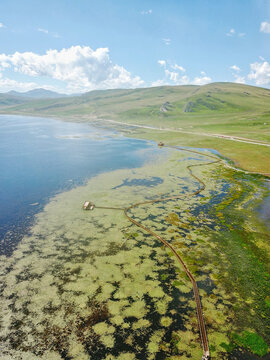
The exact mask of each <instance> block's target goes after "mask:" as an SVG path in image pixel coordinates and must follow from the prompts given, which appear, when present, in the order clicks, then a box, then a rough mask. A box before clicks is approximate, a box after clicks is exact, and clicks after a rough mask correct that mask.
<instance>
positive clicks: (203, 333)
mask: <svg viewBox="0 0 270 360" xmlns="http://www.w3.org/2000/svg"><path fill="white" fill-rule="evenodd" d="M162 146H164V145H162ZM165 147H167V148H172V149H175V150H179V151H187V152H191V153H195V154H199V155H203V156H205V157H208V158H211V159H213V161H210V162H208V163H202V164H194V165H188V166H187V169H188V171H189V173H190V175H191V176H192V177H193V178H194V179H195V180H197V181H198V182H199V184H200V187H199V189H198V190H196V191H193V192H192V193H189V194H181V195H175V196H169V197H164V198H158V199H154V200H147V201H141V202H138V203H135V204H132V205H130V206H127V207H124V208H118V207H108V206H96V205H94V204H93V205H94V207H95V208H97V209H104V210H120V211H123V212H124V214H125V216H126V217H127V219H128V220H129V221H130V222H132V223H133V224H134V225H136V226H138V227H139V228H141V229H142V230H144V231H146V232H148V233H149V234H151V235H152V236H154V237H155V238H156V239H158V240H159V241H161V242H162V243H163V244H164V245H165V246H166V247H167V248H169V249H170V250H171V251H172V252H173V254H174V255H175V257H176V258H177V260H178V262H179V263H180V264H181V266H182V268H183V270H184V271H185V273H186V275H187V276H188V278H189V280H190V281H191V283H192V288H193V294H194V299H195V302H196V312H197V320H198V328H199V332H200V338H201V344H202V349H203V356H202V360H207V359H210V350H209V345H208V339H207V331H206V326H205V321H204V316H203V311H202V305H201V300H200V296H199V290H198V286H197V283H196V280H195V278H194V277H193V275H192V273H191V272H190V270H189V269H188V267H187V265H186V264H185V262H184V261H183V259H182V258H181V256H180V255H179V253H178V252H177V251H176V249H175V248H174V247H173V246H172V245H171V244H170V243H169V242H168V241H167V240H165V239H164V238H163V237H161V236H160V235H158V234H157V233H155V232H154V231H152V230H151V229H149V228H148V227H146V226H144V225H143V224H141V223H140V222H138V221H136V220H134V219H133V218H132V217H131V216H130V215H129V211H130V210H131V209H134V208H136V207H139V206H141V205H146V204H154V203H157V202H167V201H170V200H177V199H183V198H185V197H188V196H196V195H198V194H199V193H201V192H202V191H203V190H204V189H205V187H206V185H205V183H204V181H203V180H202V179H200V178H199V177H197V176H196V175H194V174H193V172H192V168H193V167H197V166H206V165H212V164H215V163H219V162H222V159H220V158H218V157H216V156H213V155H210V154H203V153H201V152H199V151H196V150H189V149H185V148H181V147H177V146H165ZM94 207H93V209H94Z"/></svg>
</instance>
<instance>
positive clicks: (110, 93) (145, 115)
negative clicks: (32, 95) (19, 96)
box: [0, 83, 270, 172]
mask: <svg viewBox="0 0 270 360" xmlns="http://www.w3.org/2000/svg"><path fill="white" fill-rule="evenodd" d="M166 102H169V103H170V104H169V106H166V108H167V109H168V110H167V111H165V112H162V111H160V108H161V107H162V105H163V104H165V103H166ZM0 105H1V96H0ZM165 110H166V109H165ZM0 112H1V113H18V114H31V115H42V116H58V117H61V118H65V119H66V118H69V119H71V118H72V119H73V120H74V119H75V120H76V121H90V120H91V119H100V118H107V119H114V120H118V121H123V122H129V123H136V124H144V125H152V126H156V127H166V128H172V129H179V128H180V129H183V130H187V131H192V132H204V133H209V134H211V133H212V134H225V135H234V136H240V137H247V138H250V139H254V140H263V141H267V142H269V143H270V90H267V89H263V88H258V87H252V86H247V85H241V84H234V83H213V84H209V85H205V86H201V87H200V86H174V87H172V86H163V87H156V88H145V89H135V90H106V91H92V92H90V93H86V94H84V95H82V96H77V97H70V98H61V99H46V100H45V99H44V100H35V101H27V102H25V103H23V104H16V105H12V104H8V106H6V105H1V106H0ZM138 135H139V136H140V137H145V138H151V139H155V140H164V141H166V142H170V143H174V144H182V145H188V146H196V147H208V148H215V149H217V150H219V151H220V152H221V153H222V154H223V155H224V156H226V157H229V158H231V159H233V160H234V161H235V162H236V163H237V164H238V165H239V166H242V167H243V168H246V169H249V170H252V171H259V172H269V171H270V170H269V165H268V164H270V148H267V147H262V146H257V145H250V144H244V143H238V142H233V141H228V140H223V139H217V138H210V137H205V136H203V135H201V136H198V135H186V134H184V135H183V134H179V133H177V134H176V133H166V132H154V131H151V132H149V131H146V130H140V131H137V135H135V136H138Z"/></svg>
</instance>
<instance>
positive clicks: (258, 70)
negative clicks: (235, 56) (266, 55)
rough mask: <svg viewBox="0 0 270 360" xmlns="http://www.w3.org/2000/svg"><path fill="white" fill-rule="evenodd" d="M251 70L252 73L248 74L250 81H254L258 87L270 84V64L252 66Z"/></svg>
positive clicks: (257, 63) (266, 62) (262, 63)
mask: <svg viewBox="0 0 270 360" xmlns="http://www.w3.org/2000/svg"><path fill="white" fill-rule="evenodd" d="M250 69H251V72H250V73H249V74H248V78H249V79H250V80H254V81H255V83H256V84H257V85H269V84H270V64H269V62H268V61H264V62H261V63H260V62H255V63H253V64H250Z"/></svg>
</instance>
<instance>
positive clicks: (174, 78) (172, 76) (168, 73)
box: [165, 69, 179, 83]
mask: <svg viewBox="0 0 270 360" xmlns="http://www.w3.org/2000/svg"><path fill="white" fill-rule="evenodd" d="M165 75H166V77H168V78H169V79H170V80H171V81H173V82H174V83H178V80H179V73H178V72H175V71H169V70H167V69H166V70H165Z"/></svg>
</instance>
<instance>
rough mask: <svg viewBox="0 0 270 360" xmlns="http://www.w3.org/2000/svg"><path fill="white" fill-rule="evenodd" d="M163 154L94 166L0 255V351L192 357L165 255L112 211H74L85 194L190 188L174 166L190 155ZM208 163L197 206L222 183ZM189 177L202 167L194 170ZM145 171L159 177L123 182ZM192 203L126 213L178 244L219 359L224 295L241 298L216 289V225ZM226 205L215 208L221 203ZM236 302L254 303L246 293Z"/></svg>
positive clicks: (186, 311)
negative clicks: (133, 164)
mask: <svg viewBox="0 0 270 360" xmlns="http://www.w3.org/2000/svg"><path fill="white" fill-rule="evenodd" d="M169 156H170V159H171V160H173V161H172V162H170V161H166V159H162V158H161V159H160V161H159V162H158V163H154V164H147V165H146V166H144V167H142V168H139V169H134V170H120V171H114V172H112V173H109V174H102V175H99V176H98V177H96V178H94V179H91V180H90V181H89V182H88V184H86V185H85V186H82V187H78V188H76V189H73V190H71V191H68V192H66V193H62V194H59V195H57V196H56V197H55V198H53V199H52V200H51V202H50V203H49V204H48V205H47V206H46V207H45V209H44V212H42V213H40V214H39V215H38V216H37V218H36V223H35V226H34V227H33V229H32V232H31V235H30V236H28V237H25V238H24V240H23V242H22V243H21V244H20V245H19V247H18V249H17V250H16V251H15V253H14V255H13V257H11V258H9V259H7V258H5V257H1V258H0V269H1V271H0V279H1V284H3V285H2V296H1V297H0V308H1V327H0V336H1V339H2V344H1V350H2V354H3V355H0V359H5V360H6V359H7V358H12V359H15V360H16V359H22V358H23V359H24V358H25V359H32V358H33V359H54V358H55V359H60V358H61V355H60V354H63V353H65V354H66V356H67V357H69V358H72V359H87V358H88V359H90V358H94V359H97V360H98V359H123V360H124V359H135V358H138V359H155V358H156V357H157V354H158V356H159V357H160V359H165V358H169V357H170V358H177V359H178V358H181V359H188V358H192V359H193V358H194V359H195V358H197V357H199V358H200V357H201V354H202V349H201V345H200V340H199V335H198V325H197V319H196V312H195V302H194V300H193V296H192V286H191V284H190V283H189V280H188V279H187V278H186V276H185V273H184V272H183V271H182V269H181V268H179V264H178V263H177V261H176V260H175V258H174V257H173V256H172V257H169V256H168V254H169V253H168V251H167V250H166V249H165V248H164V247H163V246H161V244H160V243H159V242H158V241H157V240H155V239H154V238H152V237H151V236H149V235H147V234H145V233H143V232H142V231H141V230H140V229H138V228H137V227H136V226H134V225H133V224H131V223H130V222H129V221H128V220H127V219H126V218H125V217H124V215H123V213H122V212H121V211H109V210H107V211H105V210H102V209H95V210H94V211H92V212H83V211H82V209H81V205H82V203H83V202H84V201H85V199H90V200H91V201H93V202H94V203H96V205H101V206H102V205H103V206H116V207H123V206H127V205H129V204H131V203H134V202H137V201H144V200H145V199H152V198H155V197H159V196H160V195H161V194H173V195H178V194H180V193H183V195H184V194H185V193H187V192H192V191H194V189H197V188H198V183H197V182H196V181H194V179H191V178H189V175H188V171H187V169H186V165H188V164H191V163H194V164H195V163H196V161H190V160H184V161H183V159H184V156H183V155H182V153H181V152H174V151H172V152H170V155H169ZM178 160H182V161H181V162H179V161H178ZM211 169H212V170H211ZM217 169H218V166H216V165H215V166H214V165H211V166H210V167H209V170H208V172H207V173H206V172H205V174H204V175H203V176H204V177H206V176H207V178H210V179H211V180H207V189H206V190H205V191H204V193H203V194H204V196H205V198H206V201H205V204H206V205H207V204H208V203H209V201H211V199H212V197H211V193H212V192H215V193H217V194H219V193H222V183H220V182H219V181H218V180H216V179H215V178H214V177H213V171H217ZM179 174H181V175H179ZM196 174H197V175H198V176H202V174H201V169H196ZM157 175H158V177H160V178H162V179H163V182H160V181H159V182H157V183H155V186H154V187H152V188H151V189H149V188H148V187H147V186H146V187H143V186H142V185H141V184H142V182H141V181H139V182H137V180H136V181H135V182H132V180H133V179H142V181H143V179H144V178H150V179H151V178H154V177H155V176H157ZM123 179H127V180H126V183H127V184H128V186H125V185H124V184H125V183H123ZM120 184H122V186H121V187H120V188H119V185H120ZM130 184H133V185H132V186H129V185H130ZM138 184H139V185H138ZM113 188H114V189H113ZM197 200H198V199H196V198H185V197H183V199H181V200H177V201H170V202H166V203H157V204H153V206H151V207H149V206H142V207H140V208H136V209H133V210H132V211H131V214H132V216H133V217H134V218H136V219H138V220H139V221H142V222H143V224H144V225H145V226H149V227H150V228H151V229H152V230H153V231H155V232H157V233H159V234H160V235H161V236H164V238H166V239H167V240H168V241H171V242H172V244H173V245H174V246H175V247H178V249H179V252H180V254H181V256H183V258H184V260H185V262H186V263H187V264H188V266H189V267H190V268H192V267H193V270H194V271H195V270H196V272H198V275H197V276H198V280H200V281H201V283H200V284H201V285H200V293H201V295H202V296H203V298H202V303H203V309H204V313H205V320H206V324H207V328H208V336H209V342H210V345H211V347H212V350H213V359H215V358H216V359H227V358H228V356H229V355H227V353H226V351H225V349H224V347H222V344H225V343H229V337H228V335H229V334H230V333H232V332H236V331H237V329H236V327H235V325H234V317H235V313H234V308H233V306H232V304H233V303H234V302H235V301H236V302H237V304H238V305H239V307H240V308H241V309H242V308H244V307H245V306H246V304H247V303H246V302H245V301H242V299H241V296H240V295H239V293H238V292H237V289H235V290H234V292H233V293H229V294H228V293H227V288H226V286H224V280H225V277H226V276H229V272H227V274H226V272H223V274H222V273H221V271H220V265H221V264H223V263H224V264H226V262H227V261H228V260H227V258H226V256H225V255H224V254H225V252H224V253H222V252H220V251H219V250H218V249H219V247H218V246H219V245H218V244H217V243H216V242H215V241H212V240H211V236H210V235H211V231H214V230H211V228H209V227H208V225H210V226H212V228H214V226H216V227H219V228H220V229H222V226H223V225H222V224H221V223H220V222H219V221H220V220H221V219H220V220H219V219H214V218H212V217H211V215H209V214H208V213H207V211H205V215H204V217H206V220H207V221H205V218H204V217H203V216H202V215H200V216H198V214H199V213H201V214H202V209H201V208H200V206H201V205H199V204H200V203H199V202H198V201H197ZM219 201H222V197H221V199H220V200H219ZM230 204H231V202H228V201H227V203H226V204H225V205H224V206H223V205H222V206H221V207H222V211H224V209H226V206H227V207H228V206H230ZM206 205H202V206H206ZM218 212H221V209H218ZM172 214H173V215H172ZM167 220H169V221H167ZM179 220H180V221H179ZM195 220H196V221H195ZM183 224H185V226H183ZM209 229H210V230H209ZM197 239H199V241H197ZM216 252H219V254H218V259H217V258H216V256H217V255H215V256H214V255H213V254H216ZM264 299H265V296H264ZM246 300H247V301H248V302H249V304H252V307H254V306H253V303H254V297H251V298H250V299H246ZM255 305H256V301H255ZM252 310H253V309H252ZM255 315H256V311H255ZM243 330H244V329H243ZM112 354H113V355H112Z"/></svg>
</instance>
